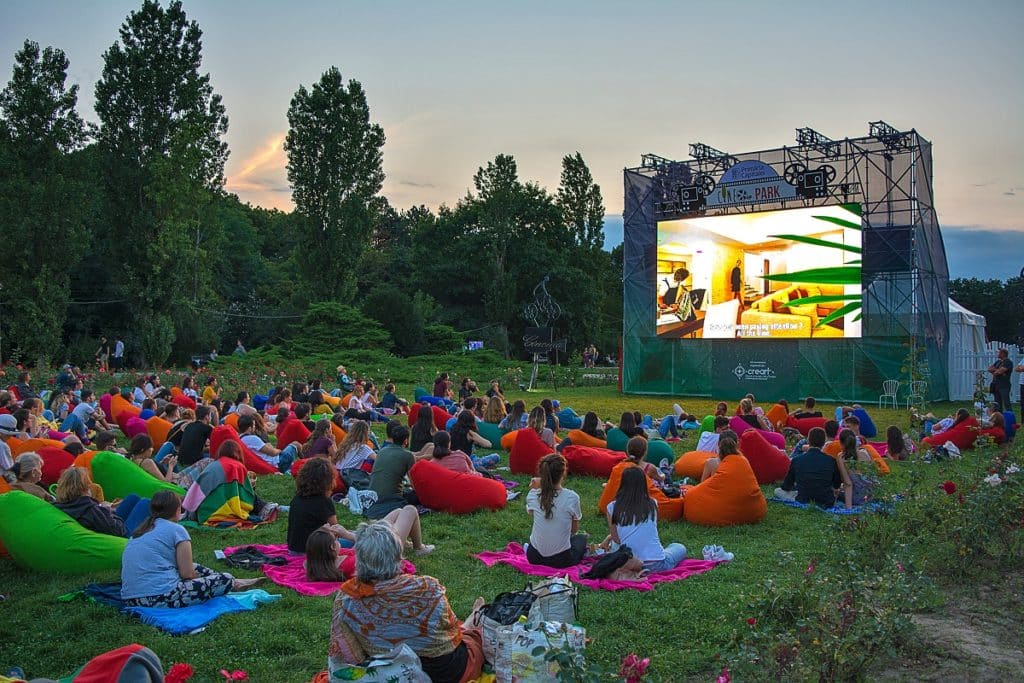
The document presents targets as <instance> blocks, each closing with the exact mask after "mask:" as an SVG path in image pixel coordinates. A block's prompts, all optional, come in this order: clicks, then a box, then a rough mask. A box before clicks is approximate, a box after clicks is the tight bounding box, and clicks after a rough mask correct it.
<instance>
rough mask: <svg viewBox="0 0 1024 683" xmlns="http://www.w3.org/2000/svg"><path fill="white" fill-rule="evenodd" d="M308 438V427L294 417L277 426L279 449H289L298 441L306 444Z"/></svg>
mask: <svg viewBox="0 0 1024 683" xmlns="http://www.w3.org/2000/svg"><path fill="white" fill-rule="evenodd" d="M222 426H226V425H222ZM308 438H309V430H308V429H306V425H304V424H302V422H300V421H299V420H296V419H295V418H293V417H290V418H288V419H287V420H285V421H284V423H282V424H279V425H277V444H276V445H277V447H278V448H287V447H288V444H290V443H292V442H293V441H298V442H299V443H300V444H304V443H306V439H308Z"/></svg>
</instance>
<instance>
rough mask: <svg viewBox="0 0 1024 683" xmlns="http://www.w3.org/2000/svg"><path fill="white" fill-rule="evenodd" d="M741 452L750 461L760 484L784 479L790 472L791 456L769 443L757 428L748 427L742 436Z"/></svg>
mask: <svg viewBox="0 0 1024 683" xmlns="http://www.w3.org/2000/svg"><path fill="white" fill-rule="evenodd" d="M740 453H742V454H743V455H744V456H746V458H747V460H749V461H750V469H752V470H754V476H755V477H757V483H758V484H771V483H772V482H776V481H782V480H783V479H785V478H786V473H787V472H789V457H788V456H787V455H786V454H785V453H784V452H783V451H781V450H779V449H778V448H776V447H775V446H773V445H772V444H770V443H768V441H767V440H765V438H764V435H763V434H762V433H761V432H760V431H759V430H757V429H748V430H747V431H745V432H743V434H742V435H741V436H740Z"/></svg>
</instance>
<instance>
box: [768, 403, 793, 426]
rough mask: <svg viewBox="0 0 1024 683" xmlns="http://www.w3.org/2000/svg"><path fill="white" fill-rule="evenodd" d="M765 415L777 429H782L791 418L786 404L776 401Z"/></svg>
mask: <svg viewBox="0 0 1024 683" xmlns="http://www.w3.org/2000/svg"><path fill="white" fill-rule="evenodd" d="M764 416H765V417H766V418H768V422H770V423H771V425H772V427H774V428H775V429H777V430H778V429H782V428H783V427H785V426H786V422H787V421H788V420H789V413H788V412H786V406H784V405H782V404H781V403H776V404H775V405H773V406H772V407H771V408H769V409H768V410H767V411H766V412H765V414H764Z"/></svg>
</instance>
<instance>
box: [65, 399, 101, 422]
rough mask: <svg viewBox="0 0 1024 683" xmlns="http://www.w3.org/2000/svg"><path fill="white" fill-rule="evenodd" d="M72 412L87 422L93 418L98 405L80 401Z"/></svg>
mask: <svg viewBox="0 0 1024 683" xmlns="http://www.w3.org/2000/svg"><path fill="white" fill-rule="evenodd" d="M71 412H72V413H73V414H74V415H75V417H77V418H78V419H79V420H81V421H82V422H85V421H87V420H89V419H91V418H92V414H93V413H95V412H96V406H94V405H93V404H91V403H79V404H78V405H77V406H75V409H74V410H72V411H71Z"/></svg>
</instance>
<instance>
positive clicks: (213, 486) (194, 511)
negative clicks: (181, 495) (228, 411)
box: [181, 427, 256, 526]
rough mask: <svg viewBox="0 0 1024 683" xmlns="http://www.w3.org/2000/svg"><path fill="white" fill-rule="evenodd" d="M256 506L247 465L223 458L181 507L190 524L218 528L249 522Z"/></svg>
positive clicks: (191, 489)
mask: <svg viewBox="0 0 1024 683" xmlns="http://www.w3.org/2000/svg"><path fill="white" fill-rule="evenodd" d="M228 429H230V427H229V428H228ZM255 503H256V493H255V492H254V491H253V488H252V483H251V482H250V481H249V476H248V473H247V470H246V467H245V465H243V464H242V463H240V462H238V461H237V460H232V459H231V458H219V459H217V460H214V461H213V462H212V463H210V466H209V467H207V468H206V469H205V470H203V471H202V472H201V473H200V474H199V478H198V479H196V480H195V481H194V482H193V483H192V486H190V487H189V489H188V493H187V494H186V495H185V500H183V501H182V503H181V507H182V508H183V509H184V510H185V511H186V513H187V516H188V518H189V519H190V520H192V521H194V522H198V523H199V524H206V525H208V526H217V525H218V524H220V523H221V522H234V523H237V522H248V521H249V515H250V514H251V513H252V510H253V507H254V506H255Z"/></svg>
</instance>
